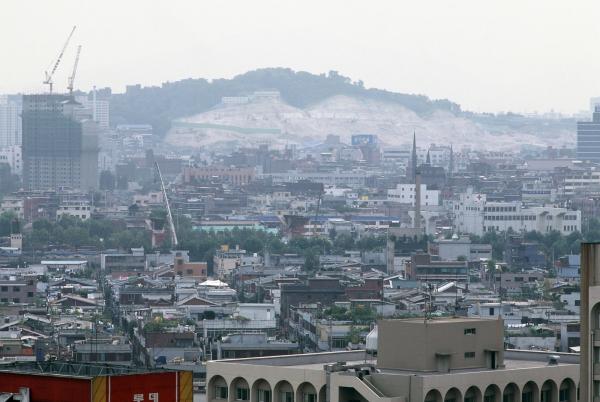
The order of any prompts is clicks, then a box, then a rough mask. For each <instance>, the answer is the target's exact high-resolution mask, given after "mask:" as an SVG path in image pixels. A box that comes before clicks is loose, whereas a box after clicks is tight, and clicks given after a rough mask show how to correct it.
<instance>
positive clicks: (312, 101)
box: [111, 68, 575, 150]
mask: <svg viewBox="0 0 600 402" xmlns="http://www.w3.org/2000/svg"><path fill="white" fill-rule="evenodd" d="M256 91H272V92H271V95H272V94H273V93H274V92H275V91H277V92H279V93H280V95H281V96H280V97H274V96H256V97H254V96H252V94H253V93H254V92H256ZM264 94H266V95H269V94H268V93H264ZM223 97H248V101H247V102H246V101H244V100H243V98H239V99H234V100H233V101H234V102H226V103H222V102H221V101H222V98H223ZM240 99H241V100H242V102H241V103H240V102H237V101H239V100H240ZM236 102H237V103H236ZM111 107H112V110H111V113H112V119H113V122H115V123H117V124H118V123H149V124H152V125H153V126H154V127H155V131H156V132H157V134H159V135H161V136H164V137H165V141H166V142H167V143H169V144H172V145H179V146H185V147H192V148H197V147H205V146H208V145H210V146H213V147H219V146H223V147H229V146H231V145H251V144H255V143H256V142H257V141H258V142H269V143H271V144H273V145H284V144H289V143H297V144H302V145H306V144H311V143H316V142H320V141H322V140H323V139H324V138H325V136H326V135H328V134H335V135H340V136H341V137H342V139H343V140H346V139H348V138H349V137H350V136H351V135H352V134H357V133H372V134H377V135H378V136H379V138H380V140H381V141H382V142H383V143H384V144H387V145H404V144H408V142H409V141H410V138H411V136H412V132H413V131H416V132H417V135H418V136H419V138H420V140H421V141H423V142H424V143H438V144H447V143H453V144H454V145H455V146H459V147H460V146H462V145H473V144H475V143H476V144H477V145H478V146H479V147H483V148H490V149H506V150H511V149H518V148H520V147H523V146H525V147H527V146H537V147H545V146H548V145H552V146H555V147H561V146H563V145H567V146H571V145H572V144H573V143H574V138H575V130H574V121H573V120H572V119H541V118H529V117H524V116H521V115H518V114H501V115H493V114H477V113H472V112H466V111H462V110H461V108H460V106H459V105H458V104H456V103H453V102H450V101H448V100H431V99H429V98H427V97H426V96H423V95H409V94H399V93H393V92H389V91H385V90H379V89H366V88H364V86H363V84H362V82H360V81H357V82H352V81H351V80H350V79H349V78H347V77H344V76H341V75H339V74H338V73H337V72H329V73H328V74H321V75H315V74H310V73H307V72H294V71H292V70H290V69H283V68H270V69H261V70H255V71H250V72H248V73H245V74H242V75H239V76H236V77H234V78H232V79H219V80H212V81H207V80H204V79H186V80H182V81H177V82H173V83H165V84H163V85H162V86H161V87H145V88H141V87H130V88H129V89H128V91H127V92H126V93H124V94H115V95H113V97H112V105H111ZM488 144H489V146H488Z"/></svg>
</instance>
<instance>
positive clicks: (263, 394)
mask: <svg viewBox="0 0 600 402" xmlns="http://www.w3.org/2000/svg"><path fill="white" fill-rule="evenodd" d="M258 402H271V391H270V390H268V389H259V390H258Z"/></svg>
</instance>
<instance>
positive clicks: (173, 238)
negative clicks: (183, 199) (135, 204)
mask: <svg viewBox="0 0 600 402" xmlns="http://www.w3.org/2000/svg"><path fill="white" fill-rule="evenodd" d="M154 166H155V167H156V171H157V172H158V178H159V179H160V188H161V190H162V193H163V197H165V205H166V206H167V219H168V220H169V229H170V231H171V241H172V243H173V244H172V247H173V248H176V247H177V246H178V245H179V242H178V241H177V232H176V231H175V224H174V223H173V215H172V214H171V205H170V204H169V198H168V197H167V190H166V189H165V182H164V181H163V177H162V173H161V172H160V166H158V162H154Z"/></svg>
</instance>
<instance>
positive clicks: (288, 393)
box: [281, 391, 294, 402]
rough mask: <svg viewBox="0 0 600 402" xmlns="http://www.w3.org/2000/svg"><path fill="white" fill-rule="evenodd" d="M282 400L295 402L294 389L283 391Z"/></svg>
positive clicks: (282, 401)
mask: <svg viewBox="0 0 600 402" xmlns="http://www.w3.org/2000/svg"><path fill="white" fill-rule="evenodd" d="M281 402H294V393H293V392H292V391H284V392H282V393H281Z"/></svg>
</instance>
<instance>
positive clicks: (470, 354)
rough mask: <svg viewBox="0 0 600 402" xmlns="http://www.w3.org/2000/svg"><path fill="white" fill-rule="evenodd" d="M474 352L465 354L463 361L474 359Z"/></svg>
mask: <svg viewBox="0 0 600 402" xmlns="http://www.w3.org/2000/svg"><path fill="white" fill-rule="evenodd" d="M474 358H475V352H465V359H474Z"/></svg>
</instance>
